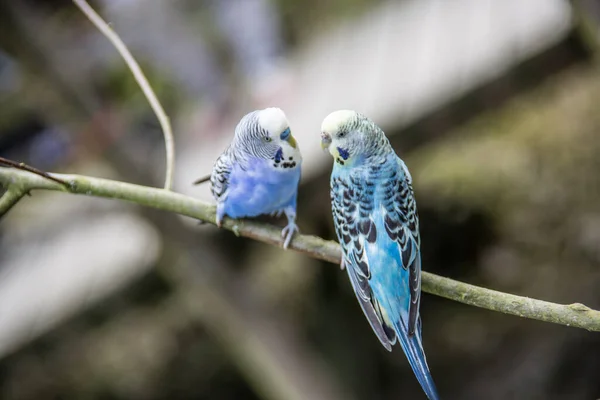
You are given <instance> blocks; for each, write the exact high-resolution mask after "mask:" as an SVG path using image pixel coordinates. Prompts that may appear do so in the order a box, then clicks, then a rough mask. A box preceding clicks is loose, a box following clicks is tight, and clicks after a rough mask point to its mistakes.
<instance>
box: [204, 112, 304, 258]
mask: <svg viewBox="0 0 600 400" xmlns="http://www.w3.org/2000/svg"><path fill="white" fill-rule="evenodd" d="M301 165H302V155H301V154H300V150H299V148H298V145H297V143H296V140H295V139H294V136H292V133H291V130H290V126H289V123H288V120H287V118H286V116H285V114H284V112H283V111H282V110H281V109H279V108H266V109H264V110H257V111H253V112H251V113H249V114H246V115H245V116H244V117H243V118H242V119H241V121H240V122H239V123H238V125H237V127H236V128H235V135H234V138H233V141H232V142H231V144H230V145H229V147H228V148H227V149H226V150H225V151H224V152H223V154H221V156H219V158H218V159H217V161H216V162H215V165H214V167H213V171H212V174H211V176H210V182H211V191H212V194H213V196H214V197H215V199H216V201H217V225H218V226H221V222H222V220H223V217H224V216H225V215H227V216H229V217H230V218H234V219H235V218H243V217H256V216H258V215H262V214H272V215H281V214H282V213H283V214H285V216H286V217H287V221H288V223H287V225H286V227H285V228H283V230H282V231H281V236H282V238H283V247H284V248H286V249H287V247H288V245H289V244H290V241H291V240H292V236H293V235H294V232H297V231H298V226H297V225H296V198H297V194H298V184H299V182H300V166H301ZM202 181H203V179H199V180H198V181H196V183H200V182H202Z"/></svg>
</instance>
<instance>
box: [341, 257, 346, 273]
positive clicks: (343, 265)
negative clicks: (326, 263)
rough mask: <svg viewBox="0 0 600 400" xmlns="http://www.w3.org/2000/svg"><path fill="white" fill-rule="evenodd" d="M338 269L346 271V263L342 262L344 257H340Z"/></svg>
mask: <svg viewBox="0 0 600 400" xmlns="http://www.w3.org/2000/svg"><path fill="white" fill-rule="evenodd" d="M340 269H341V270H342V271H343V270H345V269H346V261H345V260H344V257H342V261H340Z"/></svg>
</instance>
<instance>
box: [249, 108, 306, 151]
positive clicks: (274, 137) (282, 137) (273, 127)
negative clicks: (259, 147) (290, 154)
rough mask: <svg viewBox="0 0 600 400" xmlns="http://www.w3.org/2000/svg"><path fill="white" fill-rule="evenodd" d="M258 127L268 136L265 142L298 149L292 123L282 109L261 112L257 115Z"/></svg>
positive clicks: (269, 109)
mask: <svg viewBox="0 0 600 400" xmlns="http://www.w3.org/2000/svg"><path fill="white" fill-rule="evenodd" d="M256 118H257V122H258V125H259V126H260V128H261V131H263V132H264V133H265V134H266V136H265V137H264V140H265V141H267V142H271V143H273V144H280V145H281V144H283V142H285V144H287V145H289V146H291V147H292V148H296V146H297V143H296V139H295V138H294V136H293V135H292V131H291V129H290V123H289V122H288V119H287V117H286V116H285V113H284V112H283V110H282V109H280V108H276V107H270V108H265V109H264V110H259V111H258V112H257V114H256Z"/></svg>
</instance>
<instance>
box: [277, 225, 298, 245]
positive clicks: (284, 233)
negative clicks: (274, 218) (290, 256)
mask: <svg viewBox="0 0 600 400" xmlns="http://www.w3.org/2000/svg"><path fill="white" fill-rule="evenodd" d="M295 232H300V230H299V229H298V225H296V223H295V222H289V223H288V224H287V225H286V226H285V228H283V229H282V230H281V237H282V238H284V241H283V248H284V249H287V248H288V246H289V245H290V242H291V241H292V236H294V233H295Z"/></svg>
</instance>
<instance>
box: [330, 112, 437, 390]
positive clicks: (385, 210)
mask: <svg viewBox="0 0 600 400" xmlns="http://www.w3.org/2000/svg"><path fill="white" fill-rule="evenodd" d="M321 146H322V147H323V148H326V149H328V150H329V153H330V154H331V155H332V156H333V158H334V165H333V171H332V173H331V201H332V213H333V220H334V225H335V230H336V233H337V237H338V240H339V242H340V244H341V246H342V254H343V255H342V268H346V270H347V272H348V275H349V277H350V282H351V284H352V287H353V289H354V292H355V293H356V297H357V298H358V301H359V303H360V305H361V307H362V309H363V311H364V314H365V316H366V317H367V319H368V320H369V322H370V324H371V327H372V328H373V331H374V332H375V334H376V335H377V337H378V338H379V340H380V342H381V344H382V345H383V346H384V347H385V348H386V349H387V350H388V351H391V349H392V345H394V344H395V343H396V342H400V346H401V347H402V350H404V353H405V354H406V356H407V358H408V361H409V363H410V366H411V367H412V369H413V371H414V373H415V375H416V377H417V379H418V381H419V383H420V384H421V387H422V388H423V390H424V391H425V393H426V395H427V397H428V398H429V399H432V400H433V399H438V395H437V390H436V388H435V384H434V382H433V378H432V376H431V373H430V371H429V367H428V366H427V362H426V360H425V353H424V351H423V345H422V342H421V318H420V316H419V304H420V296H421V252H420V241H421V239H420V235H419V218H418V215H417V207H416V203H415V199H414V196H413V189H412V178H411V176H410V173H409V172H408V169H407V167H406V165H405V164H404V162H403V161H402V160H401V159H400V158H399V157H398V156H397V155H396V153H395V152H394V150H393V149H392V146H391V145H390V143H389V141H388V139H387V138H386V136H385V134H384V133H383V131H382V130H381V129H380V128H379V127H378V126H377V125H376V124H375V123H374V122H373V121H371V120H370V119H368V118H367V117H365V116H364V115H362V114H359V113H357V112H355V111H350V110H340V111H335V112H333V113H331V114H329V115H328V116H327V117H326V118H325V120H324V121H323V124H322V126H321Z"/></svg>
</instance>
